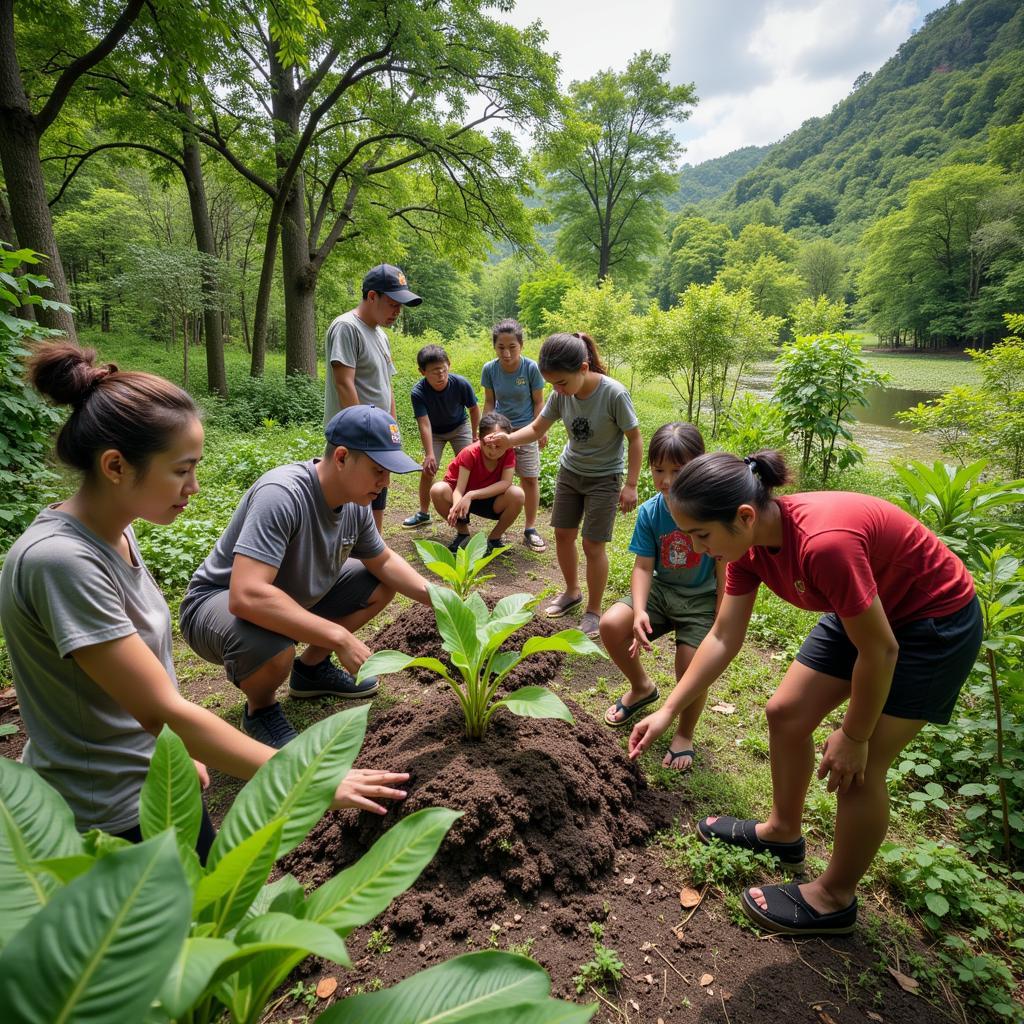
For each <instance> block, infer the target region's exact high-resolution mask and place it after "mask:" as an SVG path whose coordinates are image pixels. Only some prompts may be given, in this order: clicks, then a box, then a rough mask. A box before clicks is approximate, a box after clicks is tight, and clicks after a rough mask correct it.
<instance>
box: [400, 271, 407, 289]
mask: <svg viewBox="0 0 1024 1024" xmlns="http://www.w3.org/2000/svg"><path fill="white" fill-rule="evenodd" d="M398 283H399V284H400V285H401V286H402V287H403V288H404V287H405V286H406V284H408V282H407V281H406V279H405V274H403V273H402V272H401V271H399V272H398Z"/></svg>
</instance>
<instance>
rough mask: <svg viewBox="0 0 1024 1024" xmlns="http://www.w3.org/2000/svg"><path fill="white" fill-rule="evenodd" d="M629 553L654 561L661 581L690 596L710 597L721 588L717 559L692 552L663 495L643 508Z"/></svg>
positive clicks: (651, 500)
mask: <svg viewBox="0 0 1024 1024" xmlns="http://www.w3.org/2000/svg"><path fill="white" fill-rule="evenodd" d="M629 550H630V551H632V552H633V554H634V555H640V557H641V558H653V559H654V572H655V575H656V576H657V577H658V579H659V580H661V582H662V583H666V584H668V585H669V586H670V587H675V588H678V589H679V590H682V591H685V592H686V593H687V594H688V595H696V594H711V593H714V591H715V588H716V586H717V585H718V580H717V579H716V577H715V560H714V559H713V558H709V557H708V556H707V555H699V554H697V552H696V551H694V550H693V545H692V544H691V543H690V538H689V537H688V536H687V535H686V534H685V533H683V531H682V530H680V529H679V527H678V526H676V523H675V520H674V519H673V518H672V513H671V512H669V510H668V504H667V503H666V502H665V496H664V495H663V494H656V495H655V496H654V497H653V498H648V499H647V500H646V501H645V502H644V503H643V504H642V505H641V506H640V510H639V511H638V512H637V514H636V526H634V527H633V539H632V540H631V541H630V542H629Z"/></svg>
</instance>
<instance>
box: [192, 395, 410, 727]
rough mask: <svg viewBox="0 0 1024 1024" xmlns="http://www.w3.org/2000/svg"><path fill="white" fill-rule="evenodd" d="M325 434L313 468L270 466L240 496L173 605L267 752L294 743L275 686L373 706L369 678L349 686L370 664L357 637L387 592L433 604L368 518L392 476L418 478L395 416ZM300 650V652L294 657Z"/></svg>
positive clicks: (364, 415)
mask: <svg viewBox="0 0 1024 1024" xmlns="http://www.w3.org/2000/svg"><path fill="white" fill-rule="evenodd" d="M325 434H326V437H327V447H326V450H325V452H324V456H323V458H322V459H311V460H309V461H308V462H293V463H290V464H289V465H286V466H278V467H277V468H276V469H272V470H270V471H269V472H267V473H264V474H263V476H261V477H260V478H259V480H257V481H256V483H254V484H253V485H252V487H250V488H249V490H248V491H247V492H246V494H245V496H244V497H243V498H242V502H241V504H240V505H239V506H238V508H237V509H236V510H235V514H234V515H233V516H232V517H231V521H230V522H229V523H228V526H227V529H225V531H224V532H223V533H222V534H221V536H220V539H219V540H218V541H217V543H216V545H214V548H213V551H211V552H210V554H209V555H208V556H207V558H206V560H205V561H204V562H203V564H202V565H201V566H200V567H199V568H198V569H197V570H196V572H195V574H194V575H193V577H192V580H191V582H190V583H189V586H188V590H187V591H186V593H185V597H184V598H183V599H182V602H181V613H180V615H181V633H182V636H183V637H184V638H185V641H186V642H187V643H188V645H189V646H190V647H191V648H192V649H193V650H194V651H195V652H196V653H197V654H198V655H199V656H200V657H202V658H205V659H206V660H207V661H210V662H213V663H214V664H218V665H223V666H224V671H225V673H226V674H227V677H228V679H230V680H231V681H232V682H233V683H234V684H235V685H236V686H237V687H238V688H239V689H240V690H242V692H243V693H244V694H245V696H246V706H245V709H244V710H243V712H242V730H243V731H244V732H247V733H248V734H249V735H250V736H253V737H255V738H256V739H258V740H260V741H262V742H263V743H268V744H270V746H273V747H282V746H284V745H285V743H287V742H288V741H289V740H291V739H293V738H294V737H295V730H294V729H293V728H292V726H291V724H290V723H289V721H288V719H287V718H285V716H284V713H283V712H282V710H281V706H280V705H279V704H278V703H277V699H276V696H275V694H276V691H277V688H278V687H279V686H280V685H281V683H283V682H284V681H285V680H286V679H289V680H290V681H289V686H288V693H289V695H290V696H291V697H297V698H303V697H324V696H333V697H340V698H360V697H370V696H373V694H374V693H376V692H377V680H376V679H372V678H371V679H366V680H364V681H363V682H362V683H358V684H357V683H356V681H355V676H354V674H355V673H356V672H358V671H359V666H360V665H362V663H363V662H364V661H366V659H367V658H368V657H369V656H370V653H371V652H370V649H369V648H368V647H367V646H366V644H364V643H363V641H362V640H360V639H359V638H358V637H357V636H355V631H356V630H357V629H358V628H359V627H360V626H362V625H365V624H366V623H367V622H369V621H370V620H371V619H373V618H374V617H375V616H376V615H377V614H378V613H379V612H380V611H382V610H383V608H384V607H385V606H386V605H387V604H388V602H389V601H390V600H391V599H392V598H393V597H394V596H395V593H396V592H397V593H400V594H405V595H406V597H410V598H412V599H413V600H414V601H419V602H420V603H421V604H427V605H429V603H430V598H429V596H428V593H427V581H426V580H425V579H424V578H423V577H422V576H421V575H420V574H419V573H418V572H417V571H416V570H415V569H414V568H413V567H412V566H411V565H409V563H408V562H406V561H405V559H404V558H402V556H401V555H398V554H396V553H395V552H394V551H392V550H391V549H390V548H389V547H387V545H385V543H384V541H383V540H382V539H381V536H380V533H379V532H378V530H377V528H376V526H375V525H374V522H373V517H372V515H371V513H370V509H369V506H370V504H371V503H372V502H373V501H374V499H376V497H377V496H378V495H379V494H380V493H381V491H383V490H384V489H385V488H386V487H387V485H388V480H389V478H390V474H391V473H413V472H417V471H418V470H419V469H420V464H419V463H418V462H415V461H414V460H413V459H411V458H409V456H408V455H406V454H405V452H403V451H402V438H401V435H400V434H399V431H398V424H397V423H396V422H395V419H394V417H393V416H391V415H389V414H388V413H387V412H385V411H384V410H383V409H378V408H377V407H376V406H372V405H356V406H353V407H351V408H349V409H343V410H342V411H341V412H339V413H338V414H337V415H335V416H334V417H333V418H332V419H331V421H330V422H329V423H328V424H327V428H326V430H325ZM299 643H305V644H307V645H308V646H307V647H306V649H305V650H304V651H303V652H302V654H301V655H300V656H299V657H298V658H296V657H295V648H296V645H297V644H299ZM332 654H334V655H336V656H337V659H338V661H339V662H341V665H342V668H338V666H337V665H335V664H334V663H333V661H332V660H331V655H332Z"/></svg>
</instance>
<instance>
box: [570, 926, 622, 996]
mask: <svg viewBox="0 0 1024 1024" xmlns="http://www.w3.org/2000/svg"><path fill="white" fill-rule="evenodd" d="M590 934H591V935H592V936H593V938H594V957H593V959H592V960H588V961H587V962H586V963H585V964H580V970H579V974H577V975H575V976H574V977H573V979H572V981H573V984H574V985H575V986H576V992H577V994H578V995H582V994H583V993H584V992H586V991H587V989H588V988H591V987H593V988H595V989H597V991H598V992H607V991H608V988H609V986H614V985H616V984H618V982H619V980H620V979H621V978H622V974H623V971H625V969H626V965H625V964H624V963H623V962H622V960H621V958H620V957H619V954H618V953H617V952H616V951H615V950H614V949H611V948H609V947H608V946H606V945H605V944H604V943H603V942H602V941H601V940H602V939H603V938H604V925H602V924H601V923H600V922H599V921H591V922H590Z"/></svg>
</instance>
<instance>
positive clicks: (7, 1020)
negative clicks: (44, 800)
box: [0, 832, 191, 1024]
mask: <svg viewBox="0 0 1024 1024" xmlns="http://www.w3.org/2000/svg"><path fill="white" fill-rule="evenodd" d="M190 910H191V894H190V892H189V888H188V884H187V882H186V881H185V875H184V872H183V871H182V869H181V865H180V864H179V863H178V852H177V846H176V844H175V841H174V836H173V834H172V833H170V832H166V833H164V834H163V835H161V836H157V837H156V838H155V839H150V840H148V841H146V842H144V843H140V844H139V845H137V846H132V847H130V848H129V849H126V850H118V851H116V852H115V853H111V854H110V855H109V856H107V857H103V858H102V859H100V860H99V861H97V862H96V866H95V867H94V868H93V869H92V870H91V871H90V872H88V874H86V875H83V876H82V877H81V878H78V879H75V881H73V882H72V883H71V884H70V885H68V886H66V887H65V888H63V889H61V890H60V891H59V892H57V893H56V894H55V895H54V897H53V899H52V900H51V901H50V902H49V904H47V906H46V907H44V908H43V909H42V910H41V911H39V913H38V914H36V915H35V917H33V918H32V920H31V921H30V922H29V923H28V925H26V927H25V928H24V929H23V930H22V931H21V933H20V934H19V935H18V941H17V942H16V943H11V944H10V945H8V946H7V948H6V949H5V950H4V951H3V954H2V955H0V1006H3V1007H4V1010H5V1013H4V1024H44V1022H45V1024H55V1022H70V1021H75V1022H76V1024H77V1022H83V1024H106V1022H109V1024H122V1022H124V1021H134V1020H142V1019H143V1017H144V1016H145V1013H146V1009H147V1007H148V1006H149V1004H150V1003H151V1002H152V1001H153V999H154V998H155V997H156V995H157V992H158V991H159V990H160V986H161V985H162V984H163V981H164V978H165V977H166V976H167V972H168V971H169V970H170V969H171V967H172V966H173V964H174V962H175V959H176V958H177V956H178V952H179V950H180V949H181V946H182V943H183V942H184V941H185V937H186V935H187V934H188V927H189V916H190Z"/></svg>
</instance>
